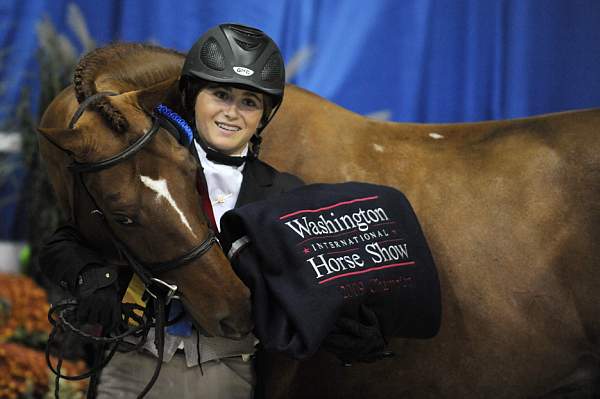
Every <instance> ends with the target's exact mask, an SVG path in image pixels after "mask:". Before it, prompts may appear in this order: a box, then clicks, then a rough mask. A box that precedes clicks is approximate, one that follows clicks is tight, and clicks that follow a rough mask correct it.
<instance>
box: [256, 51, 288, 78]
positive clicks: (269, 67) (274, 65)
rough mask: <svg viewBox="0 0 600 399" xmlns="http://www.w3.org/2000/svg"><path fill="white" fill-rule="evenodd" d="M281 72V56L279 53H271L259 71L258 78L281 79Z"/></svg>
mask: <svg viewBox="0 0 600 399" xmlns="http://www.w3.org/2000/svg"><path fill="white" fill-rule="evenodd" d="M282 72H283V67H282V65H281V58H280V57H279V54H273V55H271V57H269V59H268V60H267V62H266V63H265V66H264V67H263V69H262V71H260V78H261V79H262V80H266V81H273V80H281V79H282V78H283V75H282Z"/></svg>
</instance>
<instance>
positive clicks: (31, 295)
mask: <svg viewBox="0 0 600 399" xmlns="http://www.w3.org/2000/svg"><path fill="white" fill-rule="evenodd" d="M49 307H50V305H49V304H48V298H47V295H46V292H45V291H44V290H43V289H42V288H40V287H39V286H38V285H36V283H35V282H34V281H33V280H32V279H30V278H29V277H26V276H22V275H14V274H3V273H0V342H6V341H8V340H9V339H10V338H11V337H14V335H15V334H16V333H17V332H19V333H21V334H24V335H26V336H31V335H33V334H36V333H37V334H38V335H39V333H45V334H44V335H47V334H49V333H50V330H51V326H50V323H48V319H47V317H46V315H47V313H48V309H49Z"/></svg>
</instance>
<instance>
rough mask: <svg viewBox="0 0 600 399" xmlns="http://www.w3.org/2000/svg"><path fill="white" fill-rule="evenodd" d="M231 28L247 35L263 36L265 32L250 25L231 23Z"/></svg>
mask: <svg viewBox="0 0 600 399" xmlns="http://www.w3.org/2000/svg"><path fill="white" fill-rule="evenodd" d="M229 29H231V30H232V31H234V32H236V33H239V34H242V35H246V36H249V37H255V38H257V37H263V36H264V35H265V34H264V33H263V32H261V31H260V30H258V29H254V28H251V27H249V26H242V25H229Z"/></svg>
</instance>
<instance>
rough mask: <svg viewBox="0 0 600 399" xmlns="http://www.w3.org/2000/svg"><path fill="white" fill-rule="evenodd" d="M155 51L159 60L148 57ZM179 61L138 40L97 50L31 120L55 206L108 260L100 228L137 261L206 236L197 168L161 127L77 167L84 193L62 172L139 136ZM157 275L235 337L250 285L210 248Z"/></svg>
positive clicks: (241, 329) (110, 251)
mask: <svg viewBox="0 0 600 399" xmlns="http://www.w3.org/2000/svg"><path fill="white" fill-rule="evenodd" d="M150 49H151V50H152V51H150ZM156 53H159V54H160V55H161V57H160V59H154V58H153V57H154V56H155V55H156ZM180 60H181V54H179V53H175V52H173V51H167V50H164V49H158V48H153V47H147V46H141V45H117V46H112V47H107V48H104V49H99V50H96V51H94V52H92V53H90V54H88V55H87V56H86V57H84V58H83V59H82V60H81V61H80V63H79V65H78V67H77V69H76V72H75V76H74V86H70V87H68V88H66V89H65V90H64V91H63V92H62V93H60V94H59V95H58V96H57V97H56V98H55V99H54V100H53V101H52V103H51V104H50V106H49V107H48V109H47V110H46V112H45V113H44V115H43V117H42V120H41V122H40V127H39V131H40V133H41V134H40V135H39V145H40V152H41V155H42V157H43V159H44V160H45V162H46V165H47V168H48V172H49V176H50V179H51V182H52V184H53V187H54V189H55V192H56V194H57V196H58V200H59V203H60V206H61V208H62V210H63V211H64V212H65V214H66V215H70V216H71V221H72V222H74V223H75V222H76V223H77V225H78V227H79V228H80V230H81V232H82V233H83V235H84V236H85V237H86V239H87V241H88V242H89V243H90V245H93V246H95V247H96V248H97V249H99V250H101V251H102V252H103V253H104V254H105V255H106V256H109V257H111V256H112V257H113V258H114V257H115V250H114V245H113V243H112V241H111V239H110V238H109V236H108V233H107V231H108V230H110V231H112V233H113V234H114V235H115V236H116V238H117V240H118V241H120V242H122V243H123V244H124V245H125V247H127V248H128V249H129V250H130V251H132V252H133V254H134V255H135V257H136V258H137V259H138V260H139V261H140V262H142V263H145V264H146V263H157V262H165V261H170V260H173V259H178V258H179V257H181V256H182V255H184V254H186V253H188V252H189V251H190V250H191V249H192V248H194V247H196V246H198V244H199V243H201V242H203V240H205V238H206V237H207V236H208V225H207V223H206V219H205V218H204V215H203V213H202V209H201V201H200V197H199V194H198V193H197V191H196V186H195V182H196V177H197V174H198V172H199V170H198V165H197V163H196V162H195V160H194V158H193V157H192V156H191V154H190V152H189V151H188V150H187V149H186V148H184V147H183V146H181V145H179V144H178V143H177V141H176V140H175V139H174V138H173V136H172V135H171V134H169V133H168V132H167V131H166V130H164V129H162V128H161V129H160V131H158V133H157V134H156V135H154V136H153V138H152V139H151V141H150V142H148V144H147V145H145V146H144V147H143V148H142V149H141V150H140V151H139V152H137V153H136V154H135V155H133V156H131V157H129V158H127V159H125V160H123V161H122V162H118V163H117V164H115V165H114V166H111V167H110V168H106V169H103V170H100V171H94V172H89V173H84V174H83V177H82V180H83V184H84V185H85V189H83V188H82V187H80V186H79V185H78V184H75V183H74V175H73V174H72V173H71V172H70V171H69V170H68V168H67V167H68V166H69V165H70V164H71V163H72V162H73V161H74V160H75V161H77V162H80V163H93V162H98V161H103V160H106V159H109V158H111V157H113V156H115V155H116V154H118V153H120V152H122V151H124V150H125V149H126V148H129V147H130V146H132V144H133V143H134V142H136V140H138V139H139V138H140V137H141V136H142V135H144V133H145V132H147V131H148V130H149V129H150V127H151V125H152V122H151V119H150V117H149V113H150V112H151V111H152V110H153V109H154V107H155V106H156V105H157V104H158V103H159V101H160V99H161V98H162V97H163V96H164V95H165V90H166V88H168V87H171V86H172V84H173V82H174V81H175V80H176V78H172V76H177V75H178V73H179V70H180V68H181V63H180ZM103 91H110V92H115V93H117V94H118V95H115V96H112V97H102V98H100V99H99V101H97V102H95V103H94V104H92V105H90V107H87V108H86V109H85V111H84V112H83V114H82V115H81V117H80V118H79V119H78V120H77V122H76V124H75V126H74V128H72V129H71V128H69V121H70V119H71V117H72V116H73V114H74V113H75V112H76V110H77V109H78V106H79V103H78V102H82V101H84V100H85V99H86V98H88V97H91V96H92V95H94V94H96V93H97V92H103ZM78 100H79V101H78ZM86 190H89V194H90V196H91V198H93V201H94V202H95V204H93V205H95V206H97V207H98V208H99V209H101V210H102V213H103V214H104V219H105V221H106V224H107V225H108V229H107V228H106V224H105V223H104V222H103V221H101V220H100V222H99V216H98V212H92V213H91V214H90V210H91V209H93V208H90V207H89V206H87V205H89V202H91V201H90V198H89V196H88V194H87V193H86ZM113 260H115V261H118V260H116V259H113ZM157 277H159V278H161V279H163V280H165V281H169V282H171V283H174V284H176V285H177V286H178V287H179V290H180V291H181V292H182V300H183V303H184V306H185V307H186V308H187V310H188V312H189V313H190V315H191V316H192V317H193V318H194V320H195V321H196V322H197V323H198V324H199V325H200V326H201V327H202V328H203V329H204V330H205V331H207V332H209V333H210V334H214V335H221V336H227V337H230V338H240V337H242V336H244V335H246V334H247V333H248V332H249V331H250V329H251V328H252V324H251V318H250V303H249V291H248V289H247V288H246V287H245V286H244V285H243V284H242V282H241V281H240V280H239V279H238V278H237V276H236V275H235V274H234V273H233V270H232V269H231V266H230V264H229V262H228V261H227V259H226V257H225V256H224V254H223V252H222V251H221V249H220V248H219V247H218V246H216V245H213V246H212V247H211V248H210V249H209V250H208V252H206V253H205V254H204V255H202V256H201V257H198V258H195V259H194V260H193V261H191V262H189V263H185V264H183V265H182V266H180V267H178V268H176V269H174V270H170V271H165V272H164V273H162V274H160V275H158V276H157Z"/></svg>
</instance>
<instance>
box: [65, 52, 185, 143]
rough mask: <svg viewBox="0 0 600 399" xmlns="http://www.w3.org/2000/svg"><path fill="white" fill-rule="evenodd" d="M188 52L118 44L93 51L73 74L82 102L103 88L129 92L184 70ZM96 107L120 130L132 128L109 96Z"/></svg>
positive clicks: (82, 60) (104, 89) (76, 93)
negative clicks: (183, 65)
mask: <svg viewBox="0 0 600 399" xmlns="http://www.w3.org/2000/svg"><path fill="white" fill-rule="evenodd" d="M183 60H184V54H182V53H179V52H177V51H175V50H170V49H166V48H163V47H159V46H153V45H149V44H140V43H115V44H111V45H108V46H106V47H100V48H97V49H95V50H92V51H90V52H89V53H88V54H86V55H85V56H84V57H82V58H81V60H80V61H79V63H78V64H77V67H76V68H75V73H74V75H73V86H74V89H75V96H76V97H77V101H79V102H80V103H81V102H82V101H83V100H85V99H86V98H88V97H90V96H92V95H94V94H96V93H98V92H102V91H113V92H117V93H125V92H128V91H133V90H139V89H142V88H146V87H150V86H152V85H154V84H157V83H159V82H162V81H164V80H166V79H169V78H172V77H174V76H178V75H179V73H180V72H181V66H182V64H183ZM94 108H95V109H96V110H98V112H100V114H101V115H102V116H103V117H104V118H105V119H106V120H107V121H108V122H109V123H110V124H111V126H112V128H113V129H114V130H116V131H118V132H124V131H126V130H127V129H128V128H129V122H128V121H127V118H125V116H124V115H123V114H122V113H121V111H119V110H118V109H117V108H115V107H114V106H113V105H112V104H111V103H110V102H109V101H108V100H107V99H106V97H103V98H100V99H99V100H98V101H96V102H95V103H94Z"/></svg>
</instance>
